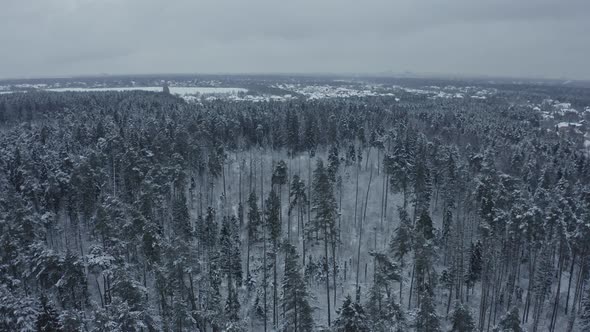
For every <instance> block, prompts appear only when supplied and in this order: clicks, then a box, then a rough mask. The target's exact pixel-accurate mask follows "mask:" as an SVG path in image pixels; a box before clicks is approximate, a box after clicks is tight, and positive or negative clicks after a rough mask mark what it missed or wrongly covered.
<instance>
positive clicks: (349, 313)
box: [333, 295, 370, 332]
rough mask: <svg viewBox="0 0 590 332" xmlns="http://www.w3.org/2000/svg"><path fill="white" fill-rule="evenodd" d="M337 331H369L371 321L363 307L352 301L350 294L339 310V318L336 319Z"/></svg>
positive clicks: (335, 326) (335, 329)
mask: <svg viewBox="0 0 590 332" xmlns="http://www.w3.org/2000/svg"><path fill="white" fill-rule="evenodd" d="M333 330H334V331H335V332H369V331H370V328H369V321H368V318H367V316H366V315H365V311H364V310H363V307H362V306H361V305H360V304H359V303H357V302H352V299H351V298H350V295H347V296H346V299H344V303H342V307H341V308H340V309H339V310H338V318H336V320H335V321H334V328H333Z"/></svg>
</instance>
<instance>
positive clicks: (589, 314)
mask: <svg viewBox="0 0 590 332" xmlns="http://www.w3.org/2000/svg"><path fill="white" fill-rule="evenodd" d="M579 325H580V329H581V331H590V288H588V290H587V292H586V296H585V298H584V301H583V302H582V307H581V308H580V322H579Z"/></svg>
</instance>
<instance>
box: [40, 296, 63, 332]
mask: <svg viewBox="0 0 590 332" xmlns="http://www.w3.org/2000/svg"><path fill="white" fill-rule="evenodd" d="M40 303H41V308H40V312H39V316H38V317H37V331H38V332H58V331H61V330H62V327H61V324H60V322H59V313H58V312H57V310H55V308H54V307H53V305H52V304H51V303H50V302H49V300H48V299H47V297H46V296H45V295H41V299H40Z"/></svg>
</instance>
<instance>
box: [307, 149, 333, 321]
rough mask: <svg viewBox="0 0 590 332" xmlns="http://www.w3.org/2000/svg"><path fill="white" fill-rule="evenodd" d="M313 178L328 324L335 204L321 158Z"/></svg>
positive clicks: (315, 224)
mask: <svg viewBox="0 0 590 332" xmlns="http://www.w3.org/2000/svg"><path fill="white" fill-rule="evenodd" d="M313 176H314V179H313V195H312V200H313V212H315V219H314V223H313V229H311V230H310V231H315V232H316V234H318V233H321V234H322V238H323V242H324V255H325V256H324V259H325V262H324V271H325V273H326V294H327V310H328V326H329V325H330V311H331V309H330V280H329V275H330V273H329V268H328V266H329V265H328V257H329V256H328V244H329V242H330V241H331V240H334V239H335V238H336V237H335V236H334V235H335V234H336V233H337V232H336V225H335V222H336V216H337V204H336V199H335V198H334V191H333V187H332V185H333V184H332V182H331V181H330V178H329V176H328V173H327V171H326V169H325V167H324V163H323V162H322V160H321V159H320V160H318V162H317V166H316V169H315V171H314V174H313Z"/></svg>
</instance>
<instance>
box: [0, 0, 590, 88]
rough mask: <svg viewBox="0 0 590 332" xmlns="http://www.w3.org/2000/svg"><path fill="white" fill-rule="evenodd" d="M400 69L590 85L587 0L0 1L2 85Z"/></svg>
mask: <svg viewBox="0 0 590 332" xmlns="http://www.w3.org/2000/svg"><path fill="white" fill-rule="evenodd" d="M405 71H411V72H415V73H433V74H463V75H492V76H511V77H546V78H572V79H590V0H356V1H349V0H212V1H209V0H167V1H165V0H0V78H10V77H38V76H69V75H81V74H102V73H104V74H139V73H143V74H147V73H318V72H321V73H328V72H331V73H379V72H397V73H400V72H405Z"/></svg>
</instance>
